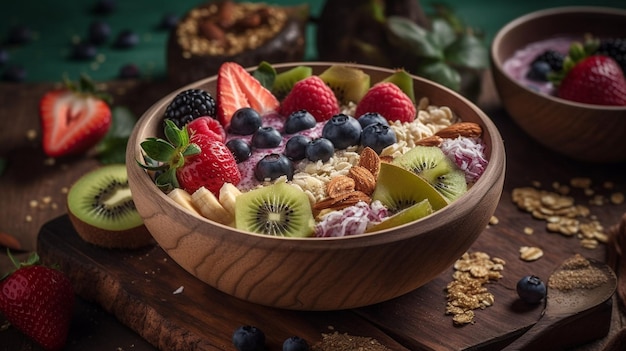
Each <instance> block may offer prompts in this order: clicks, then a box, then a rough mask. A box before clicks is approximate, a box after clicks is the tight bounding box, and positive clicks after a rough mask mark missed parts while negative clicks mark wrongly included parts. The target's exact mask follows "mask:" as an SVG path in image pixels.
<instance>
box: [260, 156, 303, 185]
mask: <svg viewBox="0 0 626 351" xmlns="http://www.w3.org/2000/svg"><path fill="white" fill-rule="evenodd" d="M293 172H294V167H293V162H291V160H290V159H289V158H287V156H285V155H282V154H268V155H265V156H264V157H263V158H262V159H261V160H259V162H258V163H257V164H256V167H255V168H254V176H255V177H256V179H257V180H258V181H260V182H262V181H264V180H266V179H271V180H274V179H276V178H278V177H282V176H287V179H288V180H292V179H293Z"/></svg>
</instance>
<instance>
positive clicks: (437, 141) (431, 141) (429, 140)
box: [415, 135, 443, 146]
mask: <svg viewBox="0 0 626 351" xmlns="http://www.w3.org/2000/svg"><path fill="white" fill-rule="evenodd" d="M442 142H443V138H442V137H440V136H439V135H431V136H429V137H426V138H422V139H420V140H418V141H417V142H415V145H421V146H439V145H441V143H442Z"/></svg>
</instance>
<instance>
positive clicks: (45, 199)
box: [41, 196, 52, 205]
mask: <svg viewBox="0 0 626 351" xmlns="http://www.w3.org/2000/svg"><path fill="white" fill-rule="evenodd" d="M51 202H52V197H50V196H44V197H42V198H41V203H43V204H46V205H47V204H50V203H51Z"/></svg>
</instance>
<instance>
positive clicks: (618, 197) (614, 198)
mask: <svg viewBox="0 0 626 351" xmlns="http://www.w3.org/2000/svg"><path fill="white" fill-rule="evenodd" d="M610 201H611V203H612V204H613V205H621V204H623V203H624V193H613V194H611V197H610Z"/></svg>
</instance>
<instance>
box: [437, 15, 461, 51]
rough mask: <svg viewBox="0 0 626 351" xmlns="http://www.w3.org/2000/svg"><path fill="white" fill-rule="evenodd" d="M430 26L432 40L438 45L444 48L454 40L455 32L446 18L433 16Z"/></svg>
mask: <svg viewBox="0 0 626 351" xmlns="http://www.w3.org/2000/svg"><path fill="white" fill-rule="evenodd" d="M432 27H433V29H432V32H431V33H432V37H433V41H434V42H435V43H437V46H438V47H440V48H445V47H447V46H448V45H450V44H452V43H454V41H455V40H456V36H457V34H456V32H455V31H454V28H452V26H451V25H450V23H448V22H447V21H446V20H443V19H441V18H435V19H433V20H432Z"/></svg>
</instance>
